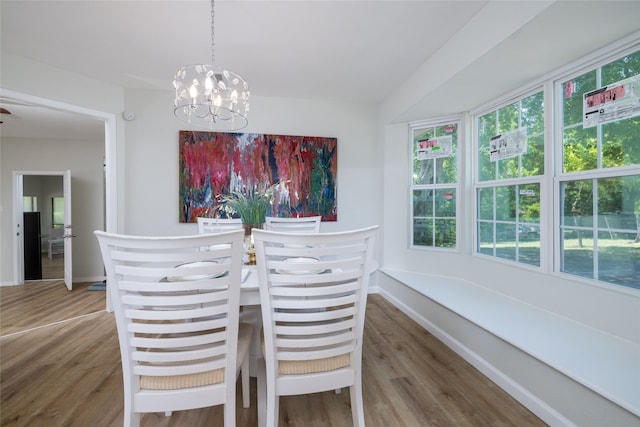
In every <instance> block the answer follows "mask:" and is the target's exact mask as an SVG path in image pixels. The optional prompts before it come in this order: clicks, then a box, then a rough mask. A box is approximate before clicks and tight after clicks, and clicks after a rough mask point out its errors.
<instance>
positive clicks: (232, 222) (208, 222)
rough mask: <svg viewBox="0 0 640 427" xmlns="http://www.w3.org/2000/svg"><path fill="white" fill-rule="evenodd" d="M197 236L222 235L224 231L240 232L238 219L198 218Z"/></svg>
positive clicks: (240, 223)
mask: <svg viewBox="0 0 640 427" xmlns="http://www.w3.org/2000/svg"><path fill="white" fill-rule="evenodd" d="M197 221H198V234H209V233H222V232H224V231H231V230H242V220H241V219H240V218H204V217H198V218H197Z"/></svg>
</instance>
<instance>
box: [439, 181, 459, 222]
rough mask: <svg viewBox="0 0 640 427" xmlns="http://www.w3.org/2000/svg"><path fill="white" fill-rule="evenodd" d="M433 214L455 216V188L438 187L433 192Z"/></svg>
mask: <svg viewBox="0 0 640 427" xmlns="http://www.w3.org/2000/svg"><path fill="white" fill-rule="evenodd" d="M435 194H436V197H435V200H434V202H435V216H436V217H449V218H455V217H456V189H455V188H446V189H438V190H436V192H435Z"/></svg>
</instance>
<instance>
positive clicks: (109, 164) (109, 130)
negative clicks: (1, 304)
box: [0, 88, 119, 308]
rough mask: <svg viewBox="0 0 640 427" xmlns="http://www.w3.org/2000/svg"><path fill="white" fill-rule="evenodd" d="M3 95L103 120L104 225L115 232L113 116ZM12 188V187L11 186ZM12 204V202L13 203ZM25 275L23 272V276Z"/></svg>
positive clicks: (19, 95)
mask: <svg viewBox="0 0 640 427" xmlns="http://www.w3.org/2000/svg"><path fill="white" fill-rule="evenodd" d="M0 91H1V92H2V97H3V98H6V99H12V100H15V101H19V102H23V103H30V104H33V105H40V106H43V107H48V108H53V109H58V110H63V111H68V112H72V113H77V114H80V115H83V116H86V117H87V118H92V119H97V120H101V121H103V122H104V127H105V128H104V138H105V140H104V150H105V155H104V158H105V162H104V188H105V194H104V197H105V210H104V216H105V217H104V226H105V230H106V231H108V232H113V233H116V232H118V211H119V210H118V198H117V170H118V168H117V160H118V159H117V151H118V150H117V137H116V123H117V121H116V115H115V114H112V113H108V112H104V111H98V110H93V109H89V108H85V107H80V106H77V105H72V104H66V103H63V102H59V101H54V100H51V99H46V98H40V97H37V96H33V95H28V94H25V93H22V92H16V91H12V90H7V89H2V88H0ZM14 191H15V186H14ZM14 206H15V202H14ZM17 220H18V218H15V211H14V227H15V224H17V222H16V221H17ZM14 231H15V230H14ZM14 236H15V233H14ZM17 240H18V239H14V244H13V260H14V262H13V266H14V271H13V276H14V283H15V284H23V283H24V281H23V282H17V281H15V279H16V275H17V273H16V264H17V261H16V258H17V256H18V250H19V249H22V248H18V247H17V246H18V245H17V243H16V242H17ZM23 277H24V275H23ZM108 307H109V298H107V308H108Z"/></svg>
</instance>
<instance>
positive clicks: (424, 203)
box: [413, 190, 433, 218]
mask: <svg viewBox="0 0 640 427" xmlns="http://www.w3.org/2000/svg"><path fill="white" fill-rule="evenodd" d="M430 192H431V190H413V216H414V217H422V218H424V217H426V216H428V215H431V213H432V212H433V202H432V201H431V197H429V193H430Z"/></svg>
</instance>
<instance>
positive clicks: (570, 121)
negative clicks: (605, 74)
mask: <svg viewBox="0 0 640 427" xmlns="http://www.w3.org/2000/svg"><path fill="white" fill-rule="evenodd" d="M595 88H596V72H595V71H590V72H588V73H585V74H583V75H581V76H578V77H575V78H573V79H572V80H567V81H566V82H564V83H563V84H562V92H563V94H564V102H563V121H564V126H565V127H569V126H573V125H580V127H582V114H583V111H582V99H583V97H582V96H583V95H584V94H585V93H587V92H590V91H592V90H594V89H595Z"/></svg>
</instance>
